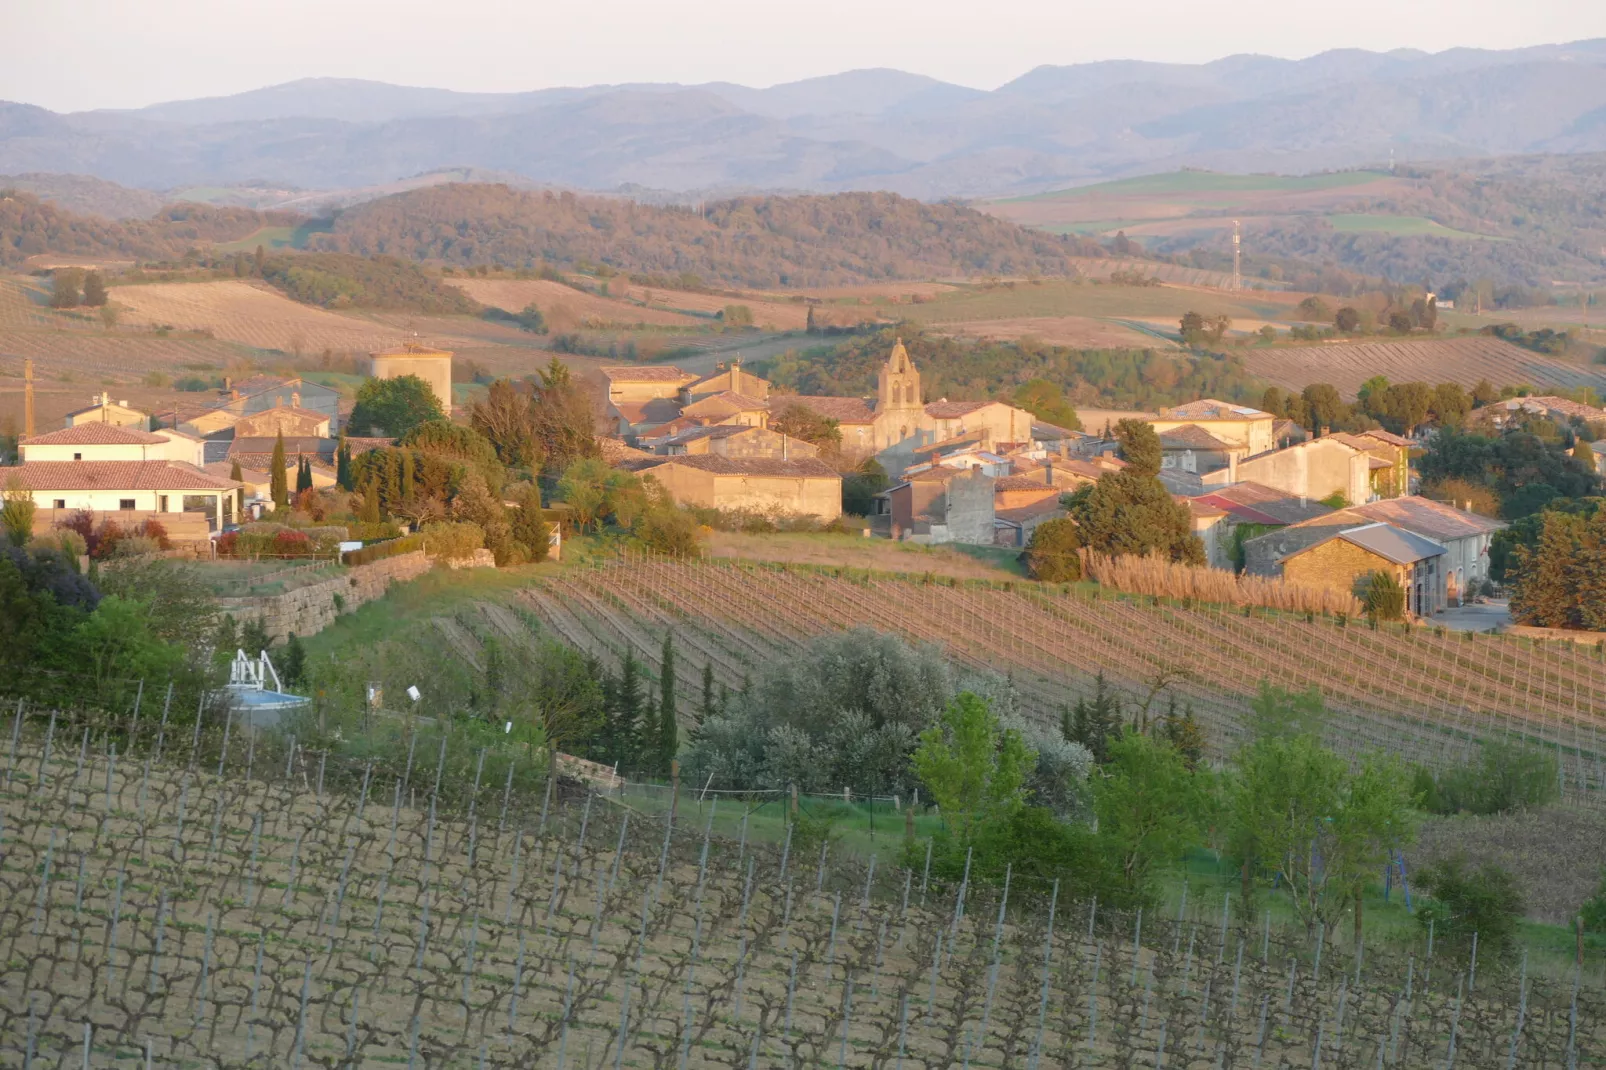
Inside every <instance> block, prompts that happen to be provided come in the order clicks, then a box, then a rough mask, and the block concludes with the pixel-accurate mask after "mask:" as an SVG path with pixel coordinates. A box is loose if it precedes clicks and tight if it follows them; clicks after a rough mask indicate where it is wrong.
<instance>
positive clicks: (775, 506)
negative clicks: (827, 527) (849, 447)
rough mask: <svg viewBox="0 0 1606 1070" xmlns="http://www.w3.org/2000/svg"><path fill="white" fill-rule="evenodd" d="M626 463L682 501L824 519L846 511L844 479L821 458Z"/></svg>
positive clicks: (712, 457)
mask: <svg viewBox="0 0 1606 1070" xmlns="http://www.w3.org/2000/svg"><path fill="white" fill-rule="evenodd" d="M626 467H628V468H630V469H631V470H632V471H635V472H638V473H640V474H641V475H642V476H643V477H649V476H650V477H651V478H652V479H654V480H656V481H657V482H658V483H660V484H661V485H662V486H663V487H664V488H665V489H666V490H668V491H669V493H670V494H671V495H672V496H673V497H674V499H675V501H676V502H679V503H680V504H682V505H697V506H703V507H704V508H710V509H728V510H732V511H738V510H747V511H753V512H761V513H774V512H782V513H793V514H797V515H802V516H816V517H819V518H820V519H821V520H823V521H831V520H835V519H836V518H837V517H839V516H841V515H842V477H841V475H839V474H838V473H837V471H836V469H834V468H832V467H831V466H830V465H828V464H826V463H825V462H824V461H821V460H819V459H818V458H815V457H798V458H793V459H788V460H779V459H775V458H765V457H726V456H721V455H719V454H716V453H703V454H686V455H681V456H676V457H652V458H650V459H646V460H639V461H632V462H630V463H628V464H627V465H626Z"/></svg>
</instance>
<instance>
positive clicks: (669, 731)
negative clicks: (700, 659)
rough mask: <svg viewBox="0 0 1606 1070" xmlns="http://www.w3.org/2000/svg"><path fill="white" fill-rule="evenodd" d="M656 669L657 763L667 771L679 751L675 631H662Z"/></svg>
mask: <svg viewBox="0 0 1606 1070" xmlns="http://www.w3.org/2000/svg"><path fill="white" fill-rule="evenodd" d="M659 664H660V668H659V671H658V740H657V743H658V747H657V750H658V765H659V768H660V769H661V770H662V771H664V772H666V773H667V772H668V771H669V763H670V762H672V761H674V760H675V755H676V754H678V753H679V752H680V726H679V725H678V724H677V723H676V721H675V633H674V632H665V633H664V648H663V653H662V654H661V655H660V661H659Z"/></svg>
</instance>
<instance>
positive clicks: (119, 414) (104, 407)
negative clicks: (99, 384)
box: [66, 392, 151, 431]
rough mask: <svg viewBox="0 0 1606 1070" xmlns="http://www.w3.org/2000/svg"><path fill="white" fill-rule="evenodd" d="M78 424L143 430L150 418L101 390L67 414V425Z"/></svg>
mask: <svg viewBox="0 0 1606 1070" xmlns="http://www.w3.org/2000/svg"><path fill="white" fill-rule="evenodd" d="M80 424H116V425H117V426H119V427H133V428H137V429H139V430H141V431H143V430H145V428H147V427H149V426H150V425H151V418H150V417H149V416H147V415H145V414H144V413H143V412H140V411H139V410H138V409H133V408H129V405H128V402H126V401H113V400H112V399H111V395H110V394H107V393H104V392H102V393H100V394H97V395H96V396H95V398H94V399H93V400H92V401H91V402H90V404H89V405H87V406H85V407H84V408H82V409H74V410H73V411H72V412H69V413H68V414H67V419H66V425H67V426H68V427H77V426H78V425H80Z"/></svg>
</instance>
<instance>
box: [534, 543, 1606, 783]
mask: <svg viewBox="0 0 1606 1070" xmlns="http://www.w3.org/2000/svg"><path fill="white" fill-rule="evenodd" d="M523 597H524V598H525V599H526V600H527V601H528V603H529V605H530V607H531V608H532V609H534V611H535V612H536V613H537V615H539V616H540V617H541V619H542V620H544V621H545V622H546V623H547V624H548V625H549V626H550V627H551V628H552V629H553V631H554V632H555V633H556V634H557V635H558V636H560V637H561V638H562V639H563V641H564V642H566V643H568V644H570V645H572V646H575V647H578V648H580V649H583V650H587V651H591V652H594V653H597V654H599V655H601V656H603V657H604V658H605V659H608V660H617V659H619V658H621V657H622V656H623V655H624V653H625V652H626V651H633V652H634V654H635V656H636V657H637V659H638V660H640V661H642V662H644V663H647V664H648V665H649V666H655V665H656V662H657V658H658V653H659V649H660V646H661V644H662V639H663V634H664V632H665V631H666V630H668V629H673V630H674V632H675V637H676V643H677V647H678V648H679V650H680V654H679V655H678V656H679V657H680V658H682V659H683V663H689V664H691V665H692V666H693V667H694V670H695V671H697V672H700V671H701V667H702V665H703V664H704V663H705V662H706V663H709V664H711V665H712V666H713V672H714V675H715V678H716V679H717V680H719V681H720V682H722V683H724V684H725V685H726V686H728V687H730V688H732V689H736V688H739V687H740V686H742V682H743V681H744V679H746V678H748V677H749V676H751V675H752V674H753V672H754V671H755V669H756V667H757V666H759V665H761V664H763V663H764V662H766V661H768V660H771V659H774V658H776V657H784V656H786V654H787V652H788V651H790V650H794V649H796V647H797V645H798V644H799V643H800V642H802V641H804V640H806V639H807V638H809V637H810V636H814V635H819V634H822V633H825V632H830V631H835V630H839V629H843V628H848V627H852V626H854V625H860V624H863V625H868V626H870V627H872V628H876V629H878V630H881V631H887V632H892V633H895V634H898V635H902V636H905V637H906V638H908V639H911V640H914V641H918V642H927V643H932V644H935V645H937V646H939V647H941V648H942V649H943V650H944V651H945V652H946V654H947V656H948V657H949V658H950V660H951V661H953V662H954V663H956V664H957V665H958V666H960V667H962V668H966V669H970V670H974V671H989V672H997V673H1007V674H1008V675H1009V678H1010V680H1011V682H1012V683H1013V685H1014V687H1015V688H1016V690H1017V691H1018V692H1019V694H1020V697H1021V701H1022V705H1023V706H1024V707H1025V708H1026V709H1027V710H1028V711H1030V712H1031V713H1032V714H1034V715H1035V716H1037V717H1038V718H1041V719H1042V720H1044V721H1045V722H1048V723H1051V724H1058V723H1059V717H1060V713H1061V711H1062V710H1064V709H1065V708H1066V707H1067V706H1069V705H1070V704H1072V703H1074V702H1075V701H1076V699H1077V698H1078V697H1080V696H1086V695H1089V694H1091V692H1092V690H1093V687H1094V674H1096V673H1099V672H1102V673H1104V675H1105V677H1106V679H1107V680H1108V681H1109V682H1111V683H1112V684H1114V685H1115V686H1116V687H1117V688H1118V689H1119V690H1120V691H1122V692H1124V693H1125V696H1126V699H1127V702H1128V706H1129V708H1136V709H1138V710H1139V711H1146V712H1147V714H1148V715H1149V716H1151V717H1152V716H1158V715H1159V714H1161V713H1163V712H1164V704H1165V702H1166V701H1167V700H1168V698H1169V697H1170V696H1172V695H1174V696H1175V697H1176V699H1177V701H1178V703H1179V704H1182V705H1187V706H1191V707H1192V708H1193V710H1194V713H1195V715H1196V716H1197V717H1198V718H1199V720H1200V722H1201V723H1202V724H1203V725H1204V727H1205V730H1206V735H1207V737H1208V739H1209V741H1210V744H1211V746H1212V748H1213V749H1214V751H1215V752H1216V753H1217V754H1218V755H1220V754H1225V753H1228V752H1230V751H1231V750H1233V749H1234V748H1235V745H1236V740H1237V739H1238V738H1239V737H1240V734H1241V731H1242V726H1243V721H1244V715H1245V713H1246V712H1247V710H1248V705H1249V702H1250V700H1251V699H1252V697H1253V696H1254V695H1255V693H1256V690H1257V688H1258V685H1259V683H1260V681H1262V680H1269V681H1270V682H1272V683H1274V684H1277V685H1279V686H1282V687H1286V688H1290V689H1299V690H1303V689H1305V688H1309V687H1315V688H1318V689H1319V690H1320V691H1321V693H1322V695H1323V697H1324V699H1325V700H1326V702H1327V706H1328V709H1329V710H1330V711H1331V713H1332V718H1331V723H1330V740H1329V742H1330V743H1331V744H1332V745H1334V746H1336V747H1338V748H1340V749H1342V750H1345V751H1348V752H1350V753H1354V752H1356V751H1358V750H1362V749H1369V748H1377V749H1383V750H1387V751H1390V752H1393V753H1397V754H1401V755H1402V756H1404V757H1406V758H1407V759H1408V760H1410V761H1413V762H1421V763H1423V764H1425V765H1427V766H1429V767H1433V768H1443V767H1447V766H1452V765H1459V764H1462V763H1464V762H1466V761H1468V760H1469V759H1470V758H1471V757H1472V756H1473V754H1474V753H1475V750H1476V741H1477V740H1479V739H1489V738H1506V737H1520V738H1523V739H1526V740H1529V741H1532V742H1535V743H1539V744H1542V745H1544V746H1546V747H1547V748H1550V749H1553V750H1554V752H1555V755H1556V758H1557V764H1558V767H1559V769H1558V771H1559V778H1560V781H1561V783H1560V785H1559V786H1560V788H1561V790H1562V793H1563V795H1564V796H1566V797H1569V798H1572V799H1575V800H1580V801H1589V802H1598V801H1599V800H1600V799H1601V797H1602V792H1603V790H1606V750H1602V746H1603V743H1606V740H1603V739H1602V730H1603V729H1606V660H1603V659H1602V656H1601V653H1600V651H1598V650H1595V649H1591V648H1580V647H1576V646H1574V645H1573V644H1570V643H1558V644H1533V643H1528V642H1524V641H1521V640H1515V639H1507V638H1502V637H1496V636H1489V635H1476V634H1472V633H1466V632H1461V633H1454V632H1443V631H1442V630H1438V629H1432V628H1426V627H1416V628H1412V629H1409V630H1406V629H1402V628H1401V627H1400V626H1398V625H1385V626H1383V627H1381V628H1380V629H1379V630H1376V631H1373V630H1371V629H1370V628H1368V627H1367V626H1366V625H1365V623H1364V622H1361V621H1357V620H1353V619H1352V620H1348V621H1345V620H1344V619H1342V618H1336V617H1335V618H1325V617H1319V616H1310V617H1304V616H1296V615H1292V614H1279V613H1274V612H1271V611H1267V610H1260V609H1247V608H1246V609H1222V608H1219V607H1212V606H1207V605H1198V604H1194V605H1191V606H1190V605H1187V604H1185V603H1177V604H1169V603H1166V602H1165V601H1164V600H1160V599H1155V598H1147V597H1142V596H1136V597H1134V596H1121V595H1111V594H1110V593H1108V592H1100V591H1085V590H1082V589H1080V588H1069V589H1061V588H1057V587H1051V586H1044V585H1038V584H1033V583H1027V582H1024V581H1023V582H1018V583H1017V582H1003V583H1000V582H998V581H965V580H958V579H953V578H947V577H936V576H931V575H930V574H927V575H925V576H912V577H889V576H887V575H885V574H875V573H863V572H861V573H850V572H847V571H846V570H840V569H810V568H799V567H788V566H783V565H757V564H747V563H738V562H729V561H710V562H707V563H681V562H672V561H665V560H658V559H653V558H644V557H632V558H629V559H627V560H625V561H622V562H621V563H619V564H616V565H611V566H604V567H600V568H597V569H593V570H588V571H583V572H573V573H570V574H569V575H568V576H567V577H565V578H562V579H552V580H547V581H544V582H543V583H542V584H541V585H539V586H536V587H532V588H530V589H529V590H527V591H525V592H523ZM683 671H687V672H689V671H693V670H685V669H683Z"/></svg>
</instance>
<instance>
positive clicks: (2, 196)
mask: <svg viewBox="0 0 1606 1070" xmlns="http://www.w3.org/2000/svg"><path fill="white" fill-rule="evenodd" d="M294 221H295V217H293V216H281V215H277V214H274V213H271V212H270V213H262V212H253V211H251V210H250V209H248V208H214V207H211V206H210V205H204V204H188V203H186V204H173V205H169V206H168V207H166V208H164V209H162V210H161V211H160V212H158V213H157V214H156V215H155V216H154V217H152V218H150V219H126V220H120V221H115V222H114V221H112V220H109V219H101V218H100V217H98V216H91V215H78V214H76V213H74V212H69V211H67V210H66V209H64V208H62V207H60V206H58V205H56V204H53V203H51V202H48V201H42V200H40V199H39V198H38V197H35V196H34V195H33V194H31V193H23V192H22V191H20V190H16V189H10V188H8V187H5V186H3V185H0V267H12V266H15V265H18V264H21V263H22V262H23V261H24V260H26V259H27V258H28V257H30V256H34V255H36V254H38V253H60V254H63V255H67V256H100V257H109V258H119V259H125V260H161V259H168V258H173V257H180V256H183V255H184V254H185V253H186V252H188V251H189V250H191V249H194V248H196V247H197V246H201V245H206V244H208V243H211V242H227V241H238V240H239V239H241V238H244V237H246V236H247V235H249V234H252V233H254V232H255V231H257V230H259V229H261V228H262V227H263V226H264V225H288V224H290V223H293V222H294Z"/></svg>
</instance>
